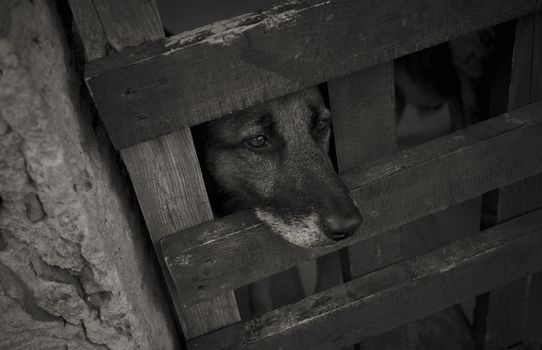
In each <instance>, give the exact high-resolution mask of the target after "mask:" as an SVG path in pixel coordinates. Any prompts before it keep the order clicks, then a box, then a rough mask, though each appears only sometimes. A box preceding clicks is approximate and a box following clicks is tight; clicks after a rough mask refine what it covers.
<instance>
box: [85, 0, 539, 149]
mask: <svg viewBox="0 0 542 350" xmlns="http://www.w3.org/2000/svg"><path fill="white" fill-rule="evenodd" d="M536 5H537V4H536V0H472V1H464V0H390V1H378V0H368V1H358V0H340V1H339V0H325V1H324V0H301V1H291V2H288V3H285V4H283V5H280V6H278V7H276V8H273V9H271V10H268V11H261V12H257V13H253V14H248V15H243V16H240V17H237V18H234V19H231V20H228V21H223V22H219V23H217V24H215V25H211V26H207V27H203V28H200V29H198V30H195V31H193V32H189V33H184V34H180V35H177V36H174V37H170V38H167V39H164V40H160V41H158V42H156V43H153V44H149V45H143V46H141V47H137V48H134V49H130V50H125V51H124V52H121V53H120V54H118V55H110V56H108V57H106V58H103V59H100V60H97V61H95V62H94V63H92V64H91V65H89V66H88V69H87V73H86V75H87V78H86V79H87V83H88V86H89V88H90V91H91V93H92V95H93V98H94V101H95V103H96V105H97V107H98V110H99V111H100V114H101V116H102V118H103V119H104V121H105V124H106V126H107V129H108V131H109V133H110V135H111V138H112V140H113V143H114V144H115V146H116V147H117V148H124V147H126V146H129V145H133V144H137V143H140V142H143V141H145V140H148V139H151V138H154V137H157V136H160V135H164V134H167V133H169V132H171V131H174V130H177V129H181V128H183V127H187V126H191V125H194V124H199V123H202V122H204V121H207V120H210V119H212V118H216V117H219V116H221V115H224V114H228V113H230V112H234V111H237V110H241V109H244V108H247V107H249V106H253V105H255V104H258V103H262V102H264V101H266V100H269V99H271V98H274V97H278V96H282V95H285V94H288V93H291V92H294V91H297V90H300V89H303V88H306V87H309V86H313V85H315V84H318V83H321V82H324V81H328V80H332V79H335V78H339V77H342V76H345V75H347V74H350V73H353V72H356V71H359V70H360V69H363V68H367V67H370V66H373V65H376V64H379V63H384V62H388V61H391V60H393V59H394V58H396V57H399V56H402V55H405V54H408V53H411V52H414V51H417V50H420V49H423V48H426V47H429V46H432V45H435V44H438V43H441V42H444V41H446V40H449V39H451V38H453V37H457V36H459V35H461V34H465V33H468V32H471V31H475V30H480V29H483V28H486V27H489V26H491V25H494V24H497V23H500V22H504V21H506V20H509V19H513V18H515V17H518V16H521V15H525V14H528V13H530V12H533V11H534V10H535V9H536Z"/></svg>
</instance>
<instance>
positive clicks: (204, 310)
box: [70, 0, 240, 339]
mask: <svg viewBox="0 0 542 350" xmlns="http://www.w3.org/2000/svg"><path fill="white" fill-rule="evenodd" d="M70 8H71V10H72V13H73V16H74V19H75V22H76V24H77V27H78V29H79V35H80V37H81V40H82V41H83V44H84V47H85V57H86V58H87V59H96V58H99V57H101V56H103V55H106V54H107V53H108V52H109V51H110V50H113V51H119V50H122V49H124V48H125V47H128V46H134V45H138V44H141V43H143V42H146V41H152V40H156V39H159V38H162V37H163V36H164V31H163V28H162V23H161V21H160V16H159V14H158V9H157V7H156V4H155V2H154V1H153V0H151V1H148V0H130V1H121V0H119V1H106V0H70ZM121 155H122V158H123V160H124V162H125V164H126V167H127V168H128V172H129V173H130V178H131V179H132V182H133V184H134V188H135V191H136V194H137V197H138V200H139V204H140V206H141V210H142V211H143V216H144V217H145V221H146V224H147V227H148V229H149V233H150V235H151V239H152V242H153V244H154V246H155V248H158V247H159V244H158V242H159V240H160V239H161V238H163V237H165V236H167V235H169V234H172V233H174V232H178V231H181V230H183V229H185V228H188V227H190V226H193V225H196V224H199V223H201V222H203V221H206V220H211V219H212V218H213V216H212V212H211V208H210V205H209V202H208V198H207V194H206V192H205V186H204V184H203V180H202V177H201V171H200V168H199V164H198V160H197V156H196V152H195V149H194V145H193V141H192V135H191V133H190V130H189V129H184V130H180V131H178V132H174V133H172V134H169V135H166V136H163V137H160V138H157V139H154V140H150V141H147V142H144V143H141V144H138V145H135V146H132V147H129V148H126V149H123V150H121ZM156 253H157V255H158V256H160V253H161V252H160V250H159V249H156ZM161 260H162V259H159V261H161ZM163 270H164V271H167V270H165V269H163ZM165 277H166V282H168V285H169V289H170V291H171V292H173V291H174V288H173V284H172V283H170V282H169V276H165ZM172 294H174V293H172ZM172 299H173V303H174V306H175V308H176V310H177V314H178V316H179V318H180V321H181V326H182V328H183V332H184V334H185V337H186V338H187V339H191V338H194V337H197V336H199V335H202V334H205V333H208V332H210V331H212V330H215V329H218V328H221V327H224V326H227V325H230V324H232V323H235V322H238V321H240V316H239V311H238V309H237V303H236V301H235V296H234V294H233V291H232V292H230V293H227V294H225V295H221V296H219V297H216V298H213V299H212V300H209V301H205V302H202V303H199V304H197V305H192V306H189V307H181V306H180V303H179V301H178V299H177V296H176V295H172Z"/></svg>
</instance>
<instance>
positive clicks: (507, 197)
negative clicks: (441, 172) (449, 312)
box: [475, 12, 542, 350]
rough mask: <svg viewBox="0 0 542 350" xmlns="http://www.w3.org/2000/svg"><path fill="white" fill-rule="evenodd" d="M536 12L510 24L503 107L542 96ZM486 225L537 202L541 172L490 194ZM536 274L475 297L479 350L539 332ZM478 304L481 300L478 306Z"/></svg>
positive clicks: (541, 311)
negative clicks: (511, 46) (510, 49)
mask: <svg viewBox="0 0 542 350" xmlns="http://www.w3.org/2000/svg"><path fill="white" fill-rule="evenodd" d="M541 61H542V12H538V13H536V14H533V15H530V16H526V17H523V18H519V19H518V20H517V24H516V33H515V42H514V52H513V61H512V70H511V78H510V90H509V101H508V110H514V109H516V108H518V107H521V106H523V105H526V104H529V103H533V102H535V101H538V100H540V99H542V89H541V88H540V86H541V85H540V84H541V83H540V82H541V80H542V64H541ZM492 201H493V203H488V205H489V206H491V207H492V208H494V209H493V213H492V214H493V215H492V216H491V220H490V221H489V222H487V223H486V224H488V225H490V226H491V225H496V224H498V223H501V222H503V221H506V220H509V219H511V218H514V217H516V216H518V215H521V214H523V213H526V212H529V211H531V210H534V209H536V208H540V207H542V175H536V176H534V177H531V178H528V179H525V180H523V181H519V182H517V183H514V184H511V185H508V186H506V187H503V188H500V189H499V190H498V191H497V192H494V193H492ZM541 281H542V274H541V273H538V274H535V275H532V276H529V277H528V278H526V279H522V280H519V281H516V282H514V283H511V284H510V285H508V286H506V287H503V288H501V289H498V290H496V291H493V292H490V293H488V294H486V295H485V296H483V297H479V298H478V301H479V304H478V305H477V309H478V310H477V311H478V312H477V315H476V319H475V326H476V327H475V329H476V331H477V334H476V335H475V336H476V341H477V344H478V345H479V347H480V348H483V349H487V350H490V349H502V348H506V347H508V346H511V345H514V344H517V343H519V342H521V341H522V340H526V339H528V338H529V337H534V336H541V335H542V316H541V315H542V305H541V303H540V302H539V301H538V300H536V297H537V295H538V298H540V293H541V286H540V285H541ZM482 304H483V305H482Z"/></svg>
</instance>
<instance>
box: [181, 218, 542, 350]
mask: <svg viewBox="0 0 542 350" xmlns="http://www.w3.org/2000/svg"><path fill="white" fill-rule="evenodd" d="M541 249H542V211H536V212H533V213H530V214H526V215H524V216H521V217H519V218H517V219H514V220H511V221H509V222H506V223H504V224H501V225H499V226H495V227H493V228H491V229H488V230H486V231H484V232H482V233H481V234H479V235H476V236H472V237H469V238H465V239H462V240H459V241H456V242H454V243H452V244H451V245H449V246H447V247H444V248H442V249H438V250H436V251H434V252H431V253H428V254H426V255H423V256H420V257H417V258H413V259H410V260H407V261H404V262H401V263H398V264H395V265H392V266H390V267H388V268H384V269H382V270H379V271H377V272H375V273H372V274H369V275H366V276H363V277H360V278H358V279H355V280H352V281H350V282H348V283H346V284H343V285H340V286H337V287H335V288H333V289H331V290H329V291H325V292H322V293H319V294H316V295H313V296H311V297H308V298H306V299H304V300H302V301H300V302H298V303H296V304H293V305H289V306H286V307H283V308H281V309H278V310H275V311H273V312H269V313H267V314H265V315H263V316H262V317H260V318H258V319H255V320H252V321H250V322H247V323H244V324H243V323H240V324H236V325H232V326H230V327H227V328H224V329H222V330H219V331H217V332H213V333H211V334H209V335H207V336H205V337H201V338H198V339H195V340H193V341H192V342H190V343H189V347H190V348H191V349H240V348H243V349H258V350H264V349H276V348H277V347H278V346H280V347H281V348H282V349H330V348H337V347H339V346H341V345H344V344H349V343H351V342H352V341H354V340H355V339H358V338H359V337H361V336H371V335H375V334H379V333H382V332H384V331H387V330H390V329H392V328H394V327H396V326H397V325H400V324H402V323H405V322H407V321H410V320H413V319H417V318H420V317H424V316H425V315H428V314H430V313H432V312H435V311H438V310H441V309H443V308H445V307H447V306H450V305H453V304H455V303H457V302H458V301H460V300H464V299H466V298H468V297H472V296H474V295H476V294H479V293H480V292H483V291H487V290H491V289H494V288H497V287H499V286H502V285H504V284H506V283H509V282H511V281H513V280H515V279H517V278H521V277H523V276H526V275H528V274H530V273H533V272H535V271H538V270H540V269H542V254H540V250H541Z"/></svg>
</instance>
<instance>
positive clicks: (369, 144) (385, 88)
mask: <svg viewBox="0 0 542 350" xmlns="http://www.w3.org/2000/svg"><path fill="white" fill-rule="evenodd" d="M328 90H329V103H330V107H331V112H332V114H331V115H332V117H333V134H334V135H335V148H336V152H337V163H338V166H339V172H343V171H346V170H349V169H352V168H355V167H359V166H362V165H366V164H368V163H370V162H373V161H375V160H378V159H380V158H383V157H385V156H388V155H390V154H393V153H395V152H396V151H397V140H396V139H397V130H396V125H395V124H396V122H395V107H394V106H395V98H394V96H395V84H394V79H393V62H388V63H385V64H381V65H378V66H375V67H372V68H368V69H364V70H362V71H359V72H357V73H354V74H350V75H348V76H346V77H344V78H340V79H336V80H332V81H330V82H328Z"/></svg>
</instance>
